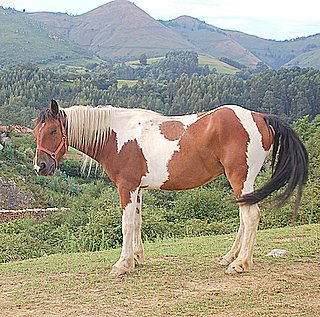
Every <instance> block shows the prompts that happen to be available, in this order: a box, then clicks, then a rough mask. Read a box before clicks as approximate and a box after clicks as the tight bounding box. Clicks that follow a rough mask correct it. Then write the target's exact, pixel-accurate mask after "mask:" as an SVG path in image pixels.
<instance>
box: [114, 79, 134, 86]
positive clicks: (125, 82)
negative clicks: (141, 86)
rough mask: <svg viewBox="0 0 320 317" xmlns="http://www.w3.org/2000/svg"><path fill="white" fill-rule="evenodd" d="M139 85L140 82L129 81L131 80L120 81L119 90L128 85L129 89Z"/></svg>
mask: <svg viewBox="0 0 320 317" xmlns="http://www.w3.org/2000/svg"><path fill="white" fill-rule="evenodd" d="M137 83H138V80H136V79H135V80H129V79H119V80H118V88H121V87H122V86H123V85H127V86H128V87H132V86H134V85H135V84H137Z"/></svg>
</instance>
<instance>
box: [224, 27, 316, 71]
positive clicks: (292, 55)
mask: <svg viewBox="0 0 320 317" xmlns="http://www.w3.org/2000/svg"><path fill="white" fill-rule="evenodd" d="M224 32H225V33H226V34H227V35H228V36H230V37H231V38H232V39H234V40H235V41H237V42H238V43H239V44H240V45H242V46H243V47H244V48H245V49H247V50H249V51H250V52H252V54H254V55H255V56H257V57H258V58H259V59H260V60H261V61H263V62H264V63H265V64H267V65H269V66H270V67H272V68H276V69H277V68H279V67H281V66H283V65H285V64H287V63H290V61H291V60H293V59H296V58H297V57H298V56H299V55H302V54H305V53H307V52H312V51H314V50H318V49H320V34H315V35H312V36H308V37H301V38H297V39H293V40H289V41H275V40H266V39H262V38H259V37H257V36H254V35H249V34H245V33H242V32H238V31H224ZM316 65H317V66H316ZM296 66H301V67H304V66H303V65H300V64H299V63H297V64H296ZM314 66H316V67H318V68H320V60H318V62H317V63H315V64H314Z"/></svg>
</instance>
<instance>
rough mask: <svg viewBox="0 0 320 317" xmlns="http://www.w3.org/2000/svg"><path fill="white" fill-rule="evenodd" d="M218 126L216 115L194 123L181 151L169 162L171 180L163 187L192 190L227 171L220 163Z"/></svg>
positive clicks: (181, 145)
mask: <svg viewBox="0 0 320 317" xmlns="http://www.w3.org/2000/svg"><path fill="white" fill-rule="evenodd" d="M217 132H218V131H217V127H216V126H215V123H214V120H213V118H212V116H210V115H208V116H205V117H203V118H200V119H199V120H197V121H196V122H195V123H193V124H191V125H190V126H189V127H188V128H187V130H186V132H185V133H184V135H183V136H182V138H181V140H180V142H179V146H180V151H179V152H178V151H177V152H175V153H174V154H173V156H172V158H171V160H170V161H169V164H168V172H169V178H168V180H167V181H166V182H165V183H164V184H163V185H162V186H161V189H167V190H174V189H179V190H181V189H190V188H195V187H198V186H201V185H203V184H205V183H207V182H209V181H210V180H212V179H213V178H214V177H216V176H218V175H220V174H222V173H223V167H222V165H221V163H220V162H219V153H218V152H217V151H216V150H215V149H218V148H219V145H218V143H219V140H218V138H217Z"/></svg>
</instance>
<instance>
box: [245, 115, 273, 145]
mask: <svg viewBox="0 0 320 317" xmlns="http://www.w3.org/2000/svg"><path fill="white" fill-rule="evenodd" d="M251 114H252V118H253V121H254V122H255V123H256V125H257V127H258V130H259V132H260V134H261V136H262V146H263V148H264V150H265V151H269V150H270V147H271V145H272V144H273V139H274V137H273V132H272V130H271V128H270V127H268V125H267V124H266V122H265V121H264V115H263V114H261V113H257V112H251Z"/></svg>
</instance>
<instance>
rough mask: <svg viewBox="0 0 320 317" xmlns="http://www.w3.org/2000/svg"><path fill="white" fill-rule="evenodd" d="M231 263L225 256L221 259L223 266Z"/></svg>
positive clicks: (220, 263)
mask: <svg viewBox="0 0 320 317" xmlns="http://www.w3.org/2000/svg"><path fill="white" fill-rule="evenodd" d="M229 264H230V262H229V261H228V260H226V259H224V258H222V259H221V261H220V262H219V265H221V266H228V265H229Z"/></svg>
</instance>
